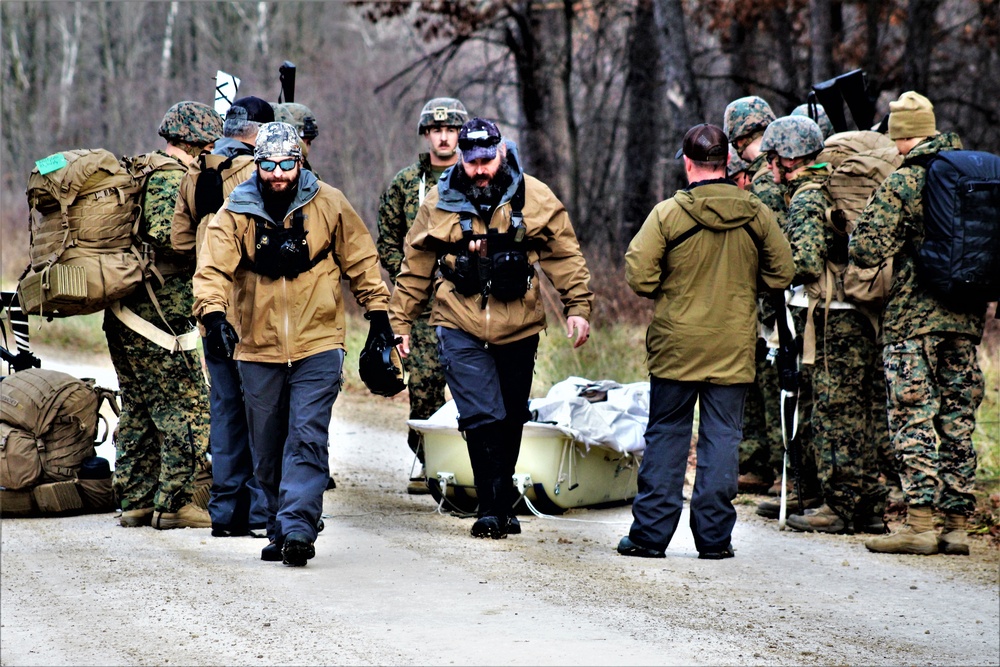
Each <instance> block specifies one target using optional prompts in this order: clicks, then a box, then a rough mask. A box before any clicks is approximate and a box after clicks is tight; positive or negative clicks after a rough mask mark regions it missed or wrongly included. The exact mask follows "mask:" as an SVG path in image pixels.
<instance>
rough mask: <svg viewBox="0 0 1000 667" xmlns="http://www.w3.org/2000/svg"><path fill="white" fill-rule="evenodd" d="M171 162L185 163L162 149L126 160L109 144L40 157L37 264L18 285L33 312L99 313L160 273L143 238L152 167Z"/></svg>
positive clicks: (33, 254)
mask: <svg viewBox="0 0 1000 667" xmlns="http://www.w3.org/2000/svg"><path fill="white" fill-rule="evenodd" d="M164 168H166V169H180V168H181V167H180V166H179V165H177V163H176V162H175V161H174V160H171V159H170V158H167V157H164V156H162V155H159V154H156V153H147V154H144V155H140V156H137V157H126V158H122V159H121V160H119V159H118V158H116V157H115V156H114V155H113V154H112V153H111V152H109V151H107V150H104V149H102V148H97V149H78V150H71V151H64V152H61V153H55V154H53V155H50V156H48V157H46V158H44V159H42V160H39V161H37V162H36V163H35V167H34V169H32V171H31V174H30V176H29V177H28V187H27V193H26V194H27V198H28V206H29V224H30V249H29V255H30V258H31V263H30V264H29V265H28V267H27V268H26V269H25V270H24V273H23V274H22V276H21V279H20V280H19V281H18V288H17V289H18V294H19V296H20V301H21V306H22V308H24V310H25V311H26V312H28V313H30V314H33V315H41V316H44V317H70V316H72V315H87V314H89V313H96V312H98V311H101V310H104V309H105V308H107V307H109V306H110V305H111V304H113V303H115V302H116V301H118V300H119V299H121V298H122V297H125V296H127V295H128V294H130V293H131V292H132V291H133V290H135V288H136V287H137V286H138V285H139V284H140V283H142V282H143V280H145V279H146V278H148V277H149V276H150V275H155V274H156V270H155V265H154V263H153V259H154V258H153V257H152V255H151V252H150V250H149V248H148V247H147V246H146V245H145V244H144V243H143V242H142V238H141V223H142V198H143V194H144V191H145V186H146V182H147V180H148V177H149V174H151V173H152V172H153V171H156V170H158V169H164ZM161 283H162V279H161Z"/></svg>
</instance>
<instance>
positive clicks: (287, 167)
mask: <svg viewBox="0 0 1000 667" xmlns="http://www.w3.org/2000/svg"><path fill="white" fill-rule="evenodd" d="M298 162H299V161H298V160H296V159H295V158H293V157H290V158H288V159H287V160H282V161H281V162H275V161H274V160H261V161H260V162H258V163H257V166H258V167H260V168H261V169H263V170H264V171H267V172H271V171H274V170H275V169H276V168H277V167H281V171H291V170H292V169H294V168H295V165H296V164H298Z"/></svg>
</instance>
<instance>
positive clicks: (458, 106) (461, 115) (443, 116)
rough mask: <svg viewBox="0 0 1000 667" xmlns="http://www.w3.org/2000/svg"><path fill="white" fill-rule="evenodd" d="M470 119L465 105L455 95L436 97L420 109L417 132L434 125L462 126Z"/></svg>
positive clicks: (419, 132) (420, 132)
mask: <svg viewBox="0 0 1000 667" xmlns="http://www.w3.org/2000/svg"><path fill="white" fill-rule="evenodd" d="M468 120H469V112H468V111H466V109H465V105H464V104H462V103H461V102H459V101H458V100H456V99H455V98H454V97H435V98H434V99H433V100H431V101H429V102H428V103H427V104H425V105H424V108H423V109H421V110H420V121H419V122H418V123H417V134H423V133H424V132H425V131H427V130H428V129H430V128H432V127H462V126H463V125H465V123H466V121H468Z"/></svg>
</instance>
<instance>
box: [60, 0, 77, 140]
mask: <svg viewBox="0 0 1000 667" xmlns="http://www.w3.org/2000/svg"><path fill="white" fill-rule="evenodd" d="M82 24H83V6H82V5H81V4H79V3H77V4H76V5H74V7H73V25H72V26H70V25H68V21H67V19H66V17H65V16H63V15H59V16H57V17H56V25H57V26H58V28H59V34H60V36H61V37H62V41H61V45H62V62H61V66H60V68H59V125H58V128H57V130H56V133H57V135H58V136H59V138H64V137H65V134H66V121H67V118H68V116H69V103H70V101H71V100H72V98H73V80H74V79H75V78H76V63H77V59H78V58H79V56H80V32H81V26H82Z"/></svg>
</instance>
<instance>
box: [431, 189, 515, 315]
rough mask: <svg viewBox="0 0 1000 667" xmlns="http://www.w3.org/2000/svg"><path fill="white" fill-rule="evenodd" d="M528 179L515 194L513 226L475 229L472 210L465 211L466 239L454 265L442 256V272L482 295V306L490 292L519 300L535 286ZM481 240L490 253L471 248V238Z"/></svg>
mask: <svg viewBox="0 0 1000 667" xmlns="http://www.w3.org/2000/svg"><path fill="white" fill-rule="evenodd" d="M523 208H524V179H521V182H520V183H519V184H518V186H517V190H516V191H515V192H514V196H513V197H512V198H511V216H510V228H509V229H508V230H507V232H505V233H503V234H501V233H499V232H498V231H497V230H496V229H490V230H488V232H487V233H486V234H473V233H472V214H471V213H468V212H465V211H463V212H462V213H461V214H460V218H459V224H460V225H461V227H462V240H461V241H459V242H457V243H456V244H455V246H453V248H454V256H455V261H454V266H453V267H452V266H448V265H447V264H446V263H445V262H444V261H443V259H444V258H443V257H442V258H439V259H438V265H439V266H440V268H441V275H442V276H444V278H445V280H448V281H450V282H451V283H452V284H453V285H454V286H455V291H456V292H458V293H459V294H461V295H462V296H473V295H476V294H480V295H482V297H483V299H482V302H481V306H482V307H483V308H485V307H486V303H487V300H488V299H489V297H490V295H492V296H493V298H495V299H497V300H498V301H502V302H505V303H506V302H508V301H516V300H518V299H521V298H523V297H524V295H525V294H527V293H528V290H529V289H531V281H532V279H533V278H534V276H535V269H534V267H532V266H531V263H530V262H529V261H528V254H527V250H528V249H527V247H526V246H527V243H526V242H525V240H524V234H525V227H524V216H523V215H522V212H521V210H522V209H523ZM478 240H481V241H483V242H484V243H485V244H486V253H485V254H484V255H480V254H478V253H475V252H470V251H469V242H470V241H478Z"/></svg>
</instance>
